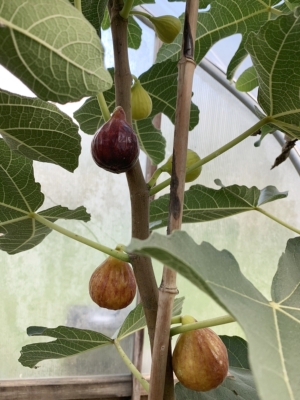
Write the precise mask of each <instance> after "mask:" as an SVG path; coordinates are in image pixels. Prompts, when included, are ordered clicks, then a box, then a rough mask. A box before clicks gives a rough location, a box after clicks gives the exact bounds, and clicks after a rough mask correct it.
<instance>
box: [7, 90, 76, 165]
mask: <svg viewBox="0 0 300 400" xmlns="http://www.w3.org/2000/svg"><path fill="white" fill-rule="evenodd" d="M0 115H1V119H0V133H1V135H2V137H3V139H4V140H5V142H6V143H7V144H8V145H9V147H10V148H11V149H12V150H15V151H18V152H19V153H21V154H23V155H24V156H26V157H28V158H30V159H32V160H37V161H43V162H50V163H53V164H57V165H60V166H61V167H63V168H65V169H66V170H68V171H74V169H75V168H77V166H78V157H79V155H80V151H81V147H80V140H81V139H80V135H79V134H78V127H77V125H76V124H74V122H73V121H72V120H71V118H70V117H69V116H67V115H66V114H64V113H63V112H62V111H60V110H59V109H58V108H57V107H56V106H55V105H53V104H50V103H47V102H46V101H43V100H40V99H36V98H35V99H34V98H31V97H24V96H19V95H16V94H13V93H9V92H6V91H4V90H0Z"/></svg>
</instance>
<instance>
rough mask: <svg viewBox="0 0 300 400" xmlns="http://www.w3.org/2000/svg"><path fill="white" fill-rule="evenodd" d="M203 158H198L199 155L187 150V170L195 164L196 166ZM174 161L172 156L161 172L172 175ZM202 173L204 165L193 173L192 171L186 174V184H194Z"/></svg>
mask: <svg viewBox="0 0 300 400" xmlns="http://www.w3.org/2000/svg"><path fill="white" fill-rule="evenodd" d="M200 160H201V158H200V157H199V156H198V154H197V153H196V152H195V151H193V150H191V149H187V153H186V163H185V168H186V169H187V168H189V167H191V166H192V165H193V164H195V163H196V162H198V161H200ZM172 161H173V155H171V156H170V157H169V158H168V160H167V162H166V163H165V164H164V165H163V166H162V167H161V170H162V171H163V172H168V174H170V175H171V174H172ZM201 171H202V165H201V166H200V167H198V168H195V169H194V170H193V171H190V172H188V173H186V174H185V182H192V181H194V180H195V179H197V178H198V176H199V175H200V174H201Z"/></svg>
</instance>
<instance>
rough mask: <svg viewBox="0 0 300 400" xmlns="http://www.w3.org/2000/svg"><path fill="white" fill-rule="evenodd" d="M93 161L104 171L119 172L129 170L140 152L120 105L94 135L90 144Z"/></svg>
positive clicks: (134, 135)
mask: <svg viewBox="0 0 300 400" xmlns="http://www.w3.org/2000/svg"><path fill="white" fill-rule="evenodd" d="M91 151H92V157H93V159H94V161H95V163H96V164H97V165H98V166H99V167H101V168H103V169H105V170H106V171H109V172H113V173H115V174H120V173H121V172H127V171H129V170H130V169H131V168H132V167H133V166H134V165H135V163H136V162H137V160H138V158H139V154H140V149H139V144H138V139H137V136H136V134H135V132H134V131H133V129H132V128H131V126H130V125H129V124H128V123H127V122H126V116H125V112H124V110H123V108H122V107H117V108H116V109H115V110H114V112H113V114H112V116H111V118H110V119H109V121H107V122H106V123H105V124H104V125H103V126H102V127H101V128H100V129H99V130H98V131H97V132H96V133H95V135H94V138H93V140H92V144H91Z"/></svg>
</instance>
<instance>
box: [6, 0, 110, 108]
mask: <svg viewBox="0 0 300 400" xmlns="http://www.w3.org/2000/svg"><path fill="white" fill-rule="evenodd" d="M0 26H1V28H0V63H1V64H2V65H3V66H4V67H5V68H7V69H8V70H9V71H10V72H12V73H13V74H14V75H16V76H17V77H18V78H19V79H20V80H21V81H22V82H24V83H25V85H27V86H28V87H29V88H30V89H31V90H32V91H33V92H34V93H35V94H36V95H37V96H38V97H40V98H41V99H43V100H51V101H55V102H58V103H66V102H68V101H76V100H79V99H81V98H82V97H84V96H91V95H96V94H97V93H98V92H102V91H105V90H107V89H109V88H110V87H111V85H112V79H111V76H110V74H109V73H108V72H107V71H106V69H105V68H104V66H103V48H102V45H101V43H100V39H99V36H98V35H97V32H96V31H95V29H94V27H93V26H92V25H91V24H90V23H89V22H88V21H87V20H86V19H85V18H84V16H83V15H82V13H81V12H79V11H78V10H77V9H75V7H73V6H72V5H71V4H70V3H69V2H68V1H65V0H52V1H51V4H46V3H45V1H44V0H35V1H34V2H32V1H28V0H26V1H22V2H21V3H20V1H19V0H3V1H2V2H1V5H0ZM37 55H38V56H37Z"/></svg>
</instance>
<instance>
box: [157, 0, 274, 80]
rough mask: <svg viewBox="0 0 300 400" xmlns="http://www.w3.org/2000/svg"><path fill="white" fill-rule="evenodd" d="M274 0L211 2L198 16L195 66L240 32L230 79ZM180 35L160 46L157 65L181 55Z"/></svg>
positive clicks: (230, 68) (229, 74) (229, 69)
mask: <svg viewBox="0 0 300 400" xmlns="http://www.w3.org/2000/svg"><path fill="white" fill-rule="evenodd" d="M277 3H278V1H277V0H268V1H266V2H263V1H260V0H246V1H245V0H237V1H232V0H222V1H220V0H212V1H211V2H210V10H209V11H206V12H202V13H199V15H198V26H197V33H196V41H195V61H196V62H197V63H198V62H200V61H201V60H202V58H203V57H204V56H205V55H206V53H207V52H208V50H209V49H210V48H211V47H212V46H213V45H214V44H215V43H216V42H218V41H219V40H220V39H223V38H225V37H228V36H231V35H235V34H237V33H240V34H241V35H242V41H241V43H240V45H239V47H238V49H237V51H236V53H235V54H234V56H233V58H232V59H231V61H230V63H229V66H228V69H227V77H228V79H232V78H233V75H234V72H235V71H236V69H237V68H238V66H239V65H240V64H241V62H242V61H243V60H244V59H245V58H246V57H247V55H248V53H247V50H246V49H245V43H246V40H247V38H248V35H249V34H250V33H251V32H258V30H259V29H260V27H261V26H262V25H263V24H264V23H265V22H267V21H268V20H269V19H270V17H271V15H272V6H275V5H276V4H277ZM181 42H182V35H178V37H177V38H176V39H175V41H174V43H173V44H171V45H170V46H166V45H163V46H162V47H161V49H160V51H159V52H158V56H157V62H162V61H165V60H167V59H172V60H174V59H178V58H179V55H180V49H181Z"/></svg>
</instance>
